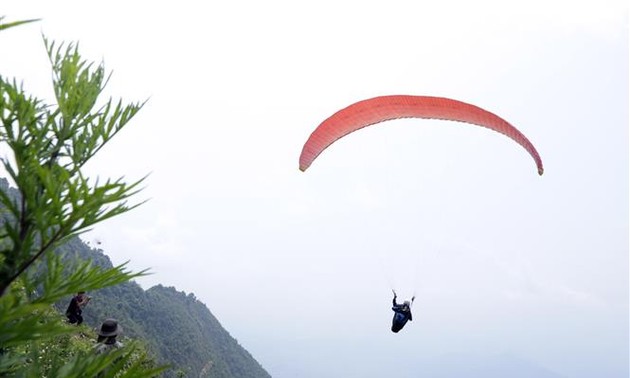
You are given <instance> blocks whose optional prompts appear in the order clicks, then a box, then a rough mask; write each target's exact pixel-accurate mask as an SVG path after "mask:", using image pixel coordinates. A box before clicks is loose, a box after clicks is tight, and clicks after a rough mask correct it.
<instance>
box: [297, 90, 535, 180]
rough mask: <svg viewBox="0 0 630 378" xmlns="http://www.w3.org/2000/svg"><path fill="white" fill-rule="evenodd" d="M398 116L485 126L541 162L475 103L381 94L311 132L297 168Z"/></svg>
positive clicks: (499, 120) (519, 135)
mask: <svg viewBox="0 0 630 378" xmlns="http://www.w3.org/2000/svg"><path fill="white" fill-rule="evenodd" d="M398 118H432V119H443V120H449V121H459V122H465V123H470V124H473V125H478V126H483V127H487V128H489V129H491V130H494V131H496V132H499V133H501V134H504V135H506V136H508V137H509V138H511V139H513V140H514V141H515V142H516V143H518V144H520V145H521V146H522V147H523V148H525V150H527V152H529V154H530V155H531V156H532V158H533V159H534V161H535V162H536V166H537V168H538V174H539V175H542V174H543V171H544V169H543V164H542V160H541V158H540V155H538V151H536V148H535V147H534V145H533V144H532V143H531V142H530V141H529V140H528V139H527V138H526V137H525V135H523V133H521V132H520V131H518V130H517V129H516V128H515V127H514V126H512V125H511V124H509V123H508V122H507V121H505V120H504V119H503V118H501V117H499V116H497V115H495V114H493V113H491V112H489V111H487V110H484V109H482V108H480V107H477V106H475V105H471V104H467V103H465V102H461V101H457V100H452V99H449V98H444V97H429V96H408V95H395V96H382V97H375V98H371V99H368V100H363V101H359V102H357V103H354V104H352V105H350V106H348V107H347V108H345V109H342V110H340V111H338V112H336V113H335V114H333V115H332V116H330V117H329V118H328V119H326V120H325V121H324V122H322V123H321V124H320V125H319V126H318V127H317V128H316V129H315V131H313V133H312V134H311V136H310V137H309V138H308V140H307V141H306V143H305V144H304V147H303V148H302V154H301V155H300V170H301V171H305V170H306V169H307V168H308V167H309V166H310V165H311V164H312V163H313V161H314V160H315V159H316V158H317V156H319V154H321V153H322V151H324V150H325V149H326V148H327V147H328V146H330V145H331V144H333V143H334V142H335V141H336V140H337V139H339V138H342V137H344V136H345V135H348V134H350V133H351V132H353V131H356V130H359V129H361V128H363V127H366V126H370V125H374V124H376V123H379V122H383V121H387V120H392V119H398Z"/></svg>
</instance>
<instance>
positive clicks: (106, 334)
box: [94, 319, 123, 354]
mask: <svg viewBox="0 0 630 378" xmlns="http://www.w3.org/2000/svg"><path fill="white" fill-rule="evenodd" d="M120 332H122V327H121V326H120V325H118V321H117V320H116V319H106V320H105V321H104V322H103V324H101V329H100V330H99V331H98V339H97V340H96V345H95V346H94V349H95V351H96V354H101V353H105V352H109V351H110V350H113V349H118V348H122V346H123V343H121V342H120V341H118V340H116V336H118V335H119V334H120Z"/></svg>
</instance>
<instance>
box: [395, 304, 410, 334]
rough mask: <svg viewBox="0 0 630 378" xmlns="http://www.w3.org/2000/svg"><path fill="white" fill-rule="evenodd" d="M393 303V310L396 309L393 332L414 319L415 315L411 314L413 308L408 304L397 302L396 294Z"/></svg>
mask: <svg viewBox="0 0 630 378" xmlns="http://www.w3.org/2000/svg"><path fill="white" fill-rule="evenodd" d="M392 305H393V306H392V310H393V311H394V319H392V332H398V331H400V330H401V329H402V328H403V327H404V326H405V324H407V321H409V320H413V317H412V316H411V308H410V307H409V306H408V305H406V304H404V303H403V304H398V303H396V296H394V299H393V301H392Z"/></svg>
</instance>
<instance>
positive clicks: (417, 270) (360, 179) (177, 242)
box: [0, 0, 629, 378]
mask: <svg viewBox="0 0 630 378" xmlns="http://www.w3.org/2000/svg"><path fill="white" fill-rule="evenodd" d="M0 4H1V5H0V15H5V16H6V17H7V19H8V20H18V19H24V18H42V21H41V22H39V23H37V24H31V25H27V26H23V27H20V28H15V29H10V30H8V31H5V32H2V33H1V34H0V72H1V73H2V75H3V76H5V77H17V78H19V79H23V80H24V86H25V88H26V89H28V90H29V91H31V92H33V93H35V94H37V95H39V96H40V97H43V98H50V97H51V93H52V92H51V87H50V68H49V63H48V60H47V58H46V55H45V50H44V46H43V42H42V38H41V33H43V34H45V35H46V36H47V37H49V38H51V39H55V40H57V41H79V42H80V47H81V51H82V52H83V54H84V56H86V57H88V58H90V59H93V60H97V61H100V60H101V59H102V60H104V62H105V64H106V68H108V69H110V70H113V72H114V73H113V77H112V79H111V81H110V85H109V86H108V90H107V93H108V95H109V94H111V95H112V96H114V97H123V98H124V99H125V100H128V101H138V100H144V99H146V98H150V99H149V102H148V103H147V105H146V106H145V108H144V109H143V110H142V111H141V113H140V114H139V115H138V116H137V118H136V119H134V120H133V121H132V123H131V124H130V125H129V126H128V128H127V129H126V130H125V131H124V132H123V133H122V134H120V135H119V136H118V137H117V138H116V139H115V140H114V141H113V142H112V143H111V145H109V146H108V147H107V148H106V149H104V150H103V151H102V153H101V154H100V155H99V156H97V158H96V159H95V161H94V162H93V163H92V164H91V165H90V166H89V167H88V169H89V173H90V174H91V175H93V176H99V177H102V178H105V177H119V176H125V177H127V178H129V180H132V179H137V178H140V177H142V176H144V175H145V174H147V173H150V176H149V178H148V179H147V181H146V189H145V191H144V192H143V193H142V194H141V196H140V197H139V199H145V198H150V201H149V202H148V203H146V204H145V205H143V206H142V207H141V208H139V209H137V210H135V211H134V212H132V213H129V214H126V215H124V216H121V217H119V218H118V219H113V220H110V221H107V222H106V223H103V224H102V225H99V226H98V227H96V229H95V230H94V231H93V232H92V233H90V234H89V235H85V239H86V240H96V239H98V240H100V241H101V242H102V244H101V246H102V247H103V249H104V251H105V253H107V254H108V255H109V256H111V258H112V260H113V261H114V262H115V263H122V262H124V261H126V260H131V263H130V265H131V267H132V268H133V269H135V270H140V269H144V268H146V267H150V268H151V270H152V271H153V272H154V274H153V275H152V276H150V277H148V278H144V279H142V280H140V281H139V283H140V284H141V285H142V286H143V287H145V288H148V287H150V286H151V285H154V284H156V283H162V284H164V285H167V286H175V287H176V288H177V289H179V290H183V291H186V292H193V293H194V294H195V295H196V296H197V297H198V298H199V299H200V300H201V301H203V302H204V303H206V305H207V306H208V307H209V308H210V310H211V311H212V312H213V313H214V314H215V315H216V316H217V317H218V318H219V320H220V321H221V323H222V324H223V325H224V326H225V327H226V329H227V330H228V331H229V332H230V333H231V334H232V335H233V336H234V337H236V338H237V339H238V341H239V342H240V343H241V344H242V345H243V346H244V347H245V348H246V349H248V350H249V351H250V352H251V353H252V354H253V356H254V357H255V358H256V359H257V360H258V361H259V362H260V363H261V364H262V365H263V366H264V367H265V368H266V369H267V371H269V373H270V374H271V375H272V376H274V377H384V376H393V375H394V374H395V375H397V376H400V377H418V376H427V377H461V376H478V377H506V376H510V377H543V378H544V377H578V378H581V377H627V376H628V374H629V371H628V370H629V369H628V355H629V348H628V332H629V330H628V318H629V314H628V298H629V290H628V240H629V237H628V229H629V222H628V209H629V203H628V172H629V167H628V141H629V138H628V5H627V1H624V0H618V1H617V0H593V1H579V0H578V1H575V0H573V1H569V0H566V1H564V0H545V1H542V0H541V1H531V0H529V1H502V2H499V1H490V0H481V1H465V0H462V1H456V0H450V1H431V2H428V1H397V0H391V1H387V2H385V1H382V2H373V1H365V0H362V1H340V0H336V1H317V2H310V3H308V4H307V3H301V2H297V1H244V2H229V1H221V2H193V1H179V2H167V1H133V2H130V1H109V2H94V1H85V0H81V1H78V0H77V1H66V0H63V1H61V0H60V1H54V2H53V1H28V0H8V1H7V0H3V1H2V3H0ZM388 94H415V95H430V96H445V97H451V98H456V99H459V100H462V101H466V102H470V103H473V104H475V105H478V106H481V107H484V108H486V109H488V110H490V111H492V112H494V113H496V114H498V115H500V116H502V117H504V118H505V119H507V120H508V121H509V122H511V123H512V124H514V125H515V126H516V127H518V128H519V129H520V130H521V131H522V132H523V133H524V134H525V135H526V136H527V137H528V138H529V139H530V140H531V141H532V142H533V143H534V144H535V145H536V147H537V148H538V151H539V152H540V154H541V156H542V159H543V162H544V164H545V168H546V170H545V174H544V175H543V176H542V177H539V176H538V175H537V174H536V169H535V165H534V163H533V162H532V160H531V158H530V157H529V156H528V155H527V153H526V152H525V151H524V150H523V149H522V148H520V147H519V146H518V145H517V144H515V143H514V142H512V141H511V140H509V139H507V138H505V137H503V136H501V135H498V134H494V133H492V132H490V131H488V130H485V129H482V128H478V127H472V126H464V125H462V124H457V123H449V122H444V121H427V120H400V121H392V122H389V123H387V124H384V125H380V126H375V127H372V128H368V129H365V130H361V131H359V132H357V133H355V134H353V135H351V136H349V137H347V138H345V139H344V140H341V141H339V142H338V143H336V144H335V145H333V146H332V147H331V148H329V149H328V150H326V151H325V152H324V153H323V154H322V155H321V156H320V157H319V159H318V160H317V161H316V162H315V163H314V164H313V166H312V167H311V168H310V169H309V170H308V171H307V172H304V173H302V172H300V171H299V170H298V156H299V154H300V151H301V149H302V145H303V143H304V142H305V141H306V139H307V138H308V136H309V135H310V133H311V132H312V130H313V129H314V128H315V127H316V126H317V125H318V124H319V123H320V122H321V121H323V120H324V119H325V118H327V117H328V116H330V115H331V114H332V113H333V112H335V111H336V110H338V109H340V108H342V107H345V106H347V105H349V104H351V103H353V102H355V101H358V100H361V99H365V98H369V97H373V96H378V95H388ZM392 288H396V289H397V290H398V291H399V292H400V294H401V296H411V295H412V294H414V293H415V294H416V298H417V299H416V304H415V306H414V320H413V322H412V323H410V324H408V325H407V326H406V328H405V329H404V330H403V331H402V332H401V333H399V334H393V333H391V331H389V326H390V324H391V315H392V312H391V310H390V301H391V291H390V290H391V289H392Z"/></svg>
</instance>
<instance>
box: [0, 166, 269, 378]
mask: <svg viewBox="0 0 630 378" xmlns="http://www.w3.org/2000/svg"><path fill="white" fill-rule="evenodd" d="M0 190H3V191H4V192H5V193H9V194H10V195H12V196H17V192H15V191H14V190H13V189H12V188H10V187H9V185H8V182H7V181H6V179H4V178H0ZM56 252H57V253H58V254H59V255H60V256H61V257H62V260H63V261H64V262H65V266H66V269H68V270H71V269H72V267H73V266H75V265H76V264H78V263H80V262H82V261H90V262H91V263H92V264H94V265H97V266H99V267H102V268H111V267H112V266H113V265H112V263H111V261H110V259H109V257H108V256H106V255H105V254H104V253H103V251H102V250H100V249H94V248H91V247H90V246H89V245H87V244H86V243H84V242H83V241H81V240H80V239H79V238H78V237H74V238H72V239H71V240H70V241H68V242H67V243H65V244H64V245H63V246H61V247H59V248H58V249H57V250H56ZM40 268H41V267H40ZM89 295H90V296H92V300H91V301H90V303H89V304H88V306H87V307H86V308H85V309H84V312H83V315H84V319H85V321H84V324H86V325H87V326H89V327H90V328H97V327H98V326H99V325H100V324H101V322H102V321H103V320H104V319H106V318H115V319H117V320H118V321H119V324H120V325H121V326H122V328H123V342H124V338H125V337H126V338H131V339H138V340H141V341H143V342H144V343H146V345H147V346H148V347H149V349H150V350H151V351H152V352H153V353H154V357H155V359H156V360H157V361H158V362H159V363H160V364H168V365H171V369H169V370H168V371H167V372H166V373H164V376H165V377H178V376H179V377H181V376H183V377H216V378H232V377H234V378H240V377H243V378H250V377H251V378H257V377H265V378H266V377H270V375H269V374H268V373H267V372H266V371H265V370H264V369H263V367H262V366H261V365H260V364H259V363H258V362H257V361H256V360H255V359H254V358H253V357H252V356H251V355H250V354H249V352H247V351H246V350H245V349H244V348H243V347H242V346H241V345H239V344H238V342H237V341H236V340H235V339H234V338H233V337H231V336H230V334H229V333H228V332H227V331H226V330H225V329H224V328H223V327H222V326H221V324H220V323H219V321H218V320H217V319H216V318H215V317H214V316H213V315H212V313H211V312H210V310H209V309H208V308H207V307H206V306H205V305H204V304H203V303H202V302H200V301H199V300H198V299H197V298H195V296H194V295H193V294H192V293H190V294H186V293H184V292H180V291H177V290H176V289H175V288H173V287H165V286H162V285H157V286H154V287H152V288H150V289H148V290H144V289H142V288H141V287H140V286H139V285H138V284H137V283H135V282H133V281H132V282H127V283H122V284H119V285H116V286H111V287H107V288H103V289H100V290H98V291H94V292H91V293H89ZM70 299H71V298H66V300H64V301H62V302H59V303H57V305H56V307H57V309H58V310H59V311H60V312H61V313H64V312H65V309H66V307H67V305H68V303H69V301H70Z"/></svg>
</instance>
